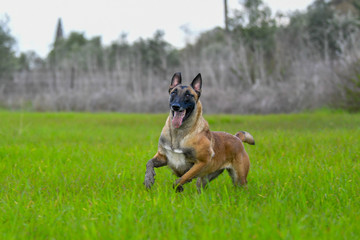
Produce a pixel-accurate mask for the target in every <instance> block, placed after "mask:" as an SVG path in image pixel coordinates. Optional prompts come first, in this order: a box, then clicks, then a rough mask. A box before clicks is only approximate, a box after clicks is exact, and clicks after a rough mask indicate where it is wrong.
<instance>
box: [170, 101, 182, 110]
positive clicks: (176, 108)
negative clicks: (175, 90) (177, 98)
mask: <svg viewBox="0 0 360 240" xmlns="http://www.w3.org/2000/svg"><path fill="white" fill-rule="evenodd" d="M171 109H172V110H173V111H175V112H177V111H179V110H180V104H177V103H175V104H173V105H171Z"/></svg>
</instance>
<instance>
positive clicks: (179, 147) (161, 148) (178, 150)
mask: <svg viewBox="0 0 360 240" xmlns="http://www.w3.org/2000/svg"><path fill="white" fill-rule="evenodd" d="M201 87H202V79H201V74H200V73H199V74H198V75H197V76H196V77H195V78H194V80H193V81H192V82H191V84H190V86H183V85H181V73H175V74H174V76H173V77H172V79H171V84H170V87H169V94H170V104H169V106H170V114H169V117H168V118H167V120H166V123H165V126H164V128H163V130H162V132H161V136H160V139H159V145H158V151H157V153H156V154H155V156H154V157H153V158H152V159H151V160H149V161H148V162H147V164H146V173H145V181H144V184H145V186H146V188H148V189H149V188H151V186H152V185H153V184H154V181H155V178H154V177H155V171H154V168H158V167H162V166H165V165H168V166H169V167H170V168H171V169H172V170H173V172H174V173H175V175H176V176H178V177H179V178H178V179H177V180H176V181H175V183H174V184H173V187H174V188H175V189H176V191H177V192H182V191H183V190H184V189H183V185H184V184H185V183H187V182H190V181H191V180H192V179H194V178H198V179H197V182H196V186H197V189H198V192H199V193H200V192H201V189H202V188H205V186H206V184H207V183H208V182H210V181H211V180H213V179H215V178H216V177H217V176H219V175H220V174H221V173H222V172H223V171H224V169H226V170H227V171H228V172H229V174H230V176H231V178H232V181H233V183H234V185H235V186H237V185H246V183H247V180H246V177H247V174H248V172H249V167H250V161H249V156H248V154H247V153H246V152H245V149H244V145H243V143H242V142H246V143H248V144H251V145H253V144H255V142H254V138H253V137H252V136H251V135H250V134H249V133H247V132H243V131H240V132H238V133H236V134H235V136H234V135H231V134H229V133H225V132H211V131H210V130H209V124H208V123H207V121H206V120H205V119H204V118H203V116H202V105H201V102H200V100H199V98H200V95H201Z"/></svg>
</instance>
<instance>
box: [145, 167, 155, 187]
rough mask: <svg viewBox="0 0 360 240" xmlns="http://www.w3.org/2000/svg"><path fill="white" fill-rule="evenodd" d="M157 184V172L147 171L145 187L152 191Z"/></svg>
mask: <svg viewBox="0 0 360 240" xmlns="http://www.w3.org/2000/svg"><path fill="white" fill-rule="evenodd" d="M154 182H155V171H147V172H146V173H145V180H144V185H145V187H146V188H147V189H150V188H151V186H152V185H153V184H154Z"/></svg>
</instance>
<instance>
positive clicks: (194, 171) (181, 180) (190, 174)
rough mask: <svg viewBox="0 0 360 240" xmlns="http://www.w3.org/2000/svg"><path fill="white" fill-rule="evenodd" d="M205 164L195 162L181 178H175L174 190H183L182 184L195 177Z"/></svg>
mask: <svg viewBox="0 0 360 240" xmlns="http://www.w3.org/2000/svg"><path fill="white" fill-rule="evenodd" d="M205 166H206V163H205V162H197V163H195V164H194V166H192V168H190V170H189V171H187V172H186V173H185V174H184V175H183V176H182V177H181V178H179V179H176V181H175V184H174V186H173V187H174V188H175V189H176V192H182V191H184V188H183V187H182V185H184V184H185V183H187V182H191V180H192V179H193V178H194V177H197V176H198V174H199V173H200V172H201V170H202V169H203V168H204V167H205Z"/></svg>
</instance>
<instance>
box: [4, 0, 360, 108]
mask: <svg viewBox="0 0 360 240" xmlns="http://www.w3.org/2000/svg"><path fill="white" fill-rule="evenodd" d="M241 5H242V8H241V10H234V12H233V14H232V15H231V16H230V19H229V29H228V30H225V29H222V28H219V27H218V28H215V29H212V30H210V31H207V32H204V33H202V34H201V35H200V36H199V37H198V38H197V39H196V41H194V42H192V43H188V44H187V46H186V47H184V48H182V49H176V48H174V47H173V46H171V44H169V43H167V42H166V41H165V40H164V38H163V37H164V34H165V33H164V32H162V31H160V30H159V31H157V32H155V33H154V35H153V37H152V38H149V39H139V40H137V41H135V42H133V43H129V42H128V41H127V38H126V34H124V33H123V34H122V35H121V37H120V38H119V40H117V41H114V42H113V43H112V44H111V45H110V46H104V45H103V44H102V42H101V38H100V37H94V38H92V39H88V38H87V37H86V36H85V35H84V34H83V33H78V32H73V33H70V34H69V35H68V36H64V35H63V30H62V25H61V21H59V23H58V31H57V34H56V38H55V41H54V45H53V49H52V50H51V52H50V53H49V55H48V56H47V58H45V59H41V58H40V57H38V56H37V55H36V53H34V52H27V53H21V54H20V56H15V55H14V52H13V50H12V49H13V47H14V44H15V41H14V39H13V37H12V36H11V34H10V31H9V29H8V28H7V21H2V22H1V24H0V30H1V31H0V46H1V48H0V93H1V94H0V104H1V105H3V106H4V107H6V108H15V109H16V108H29V109H33V110H67V111H69V110H73V111H102V110H108V111H123V112H144V111H146V112H162V111H166V109H167V104H166V103H164V102H166V101H164V99H166V98H167V91H166V89H167V87H168V84H169V79H170V78H171V76H172V74H173V73H174V72H178V71H181V72H183V75H184V77H185V79H186V80H187V82H190V81H191V80H192V78H193V77H194V76H195V75H196V74H197V73H198V72H201V73H202V76H203V79H204V85H203V86H204V94H203V95H202V96H203V99H204V101H203V102H204V103H205V104H207V107H206V108H205V109H206V111H208V112H227V113H271V112H294V111H301V110H304V109H314V108H320V107H335V108H339V107H340V108H345V109H349V110H351V111H358V110H359V106H360V105H359V104H358V99H359V77H358V66H359V61H360V41H358V39H360V28H359V26H360V25H359V20H360V17H359V16H360V8H359V6H360V4H359V0H333V1H325V0H316V1H314V2H313V3H312V4H311V5H310V6H309V7H308V9H307V10H306V11H303V12H293V13H290V14H288V15H284V14H281V13H277V14H275V15H274V14H273V13H271V10H270V8H269V7H267V6H266V5H265V4H264V3H263V2H262V1H261V0H256V1H250V0H245V1H242V2H241ZM214 96H217V97H214ZM149 99H151V101H149ZM218 99H222V101H218Z"/></svg>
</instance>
